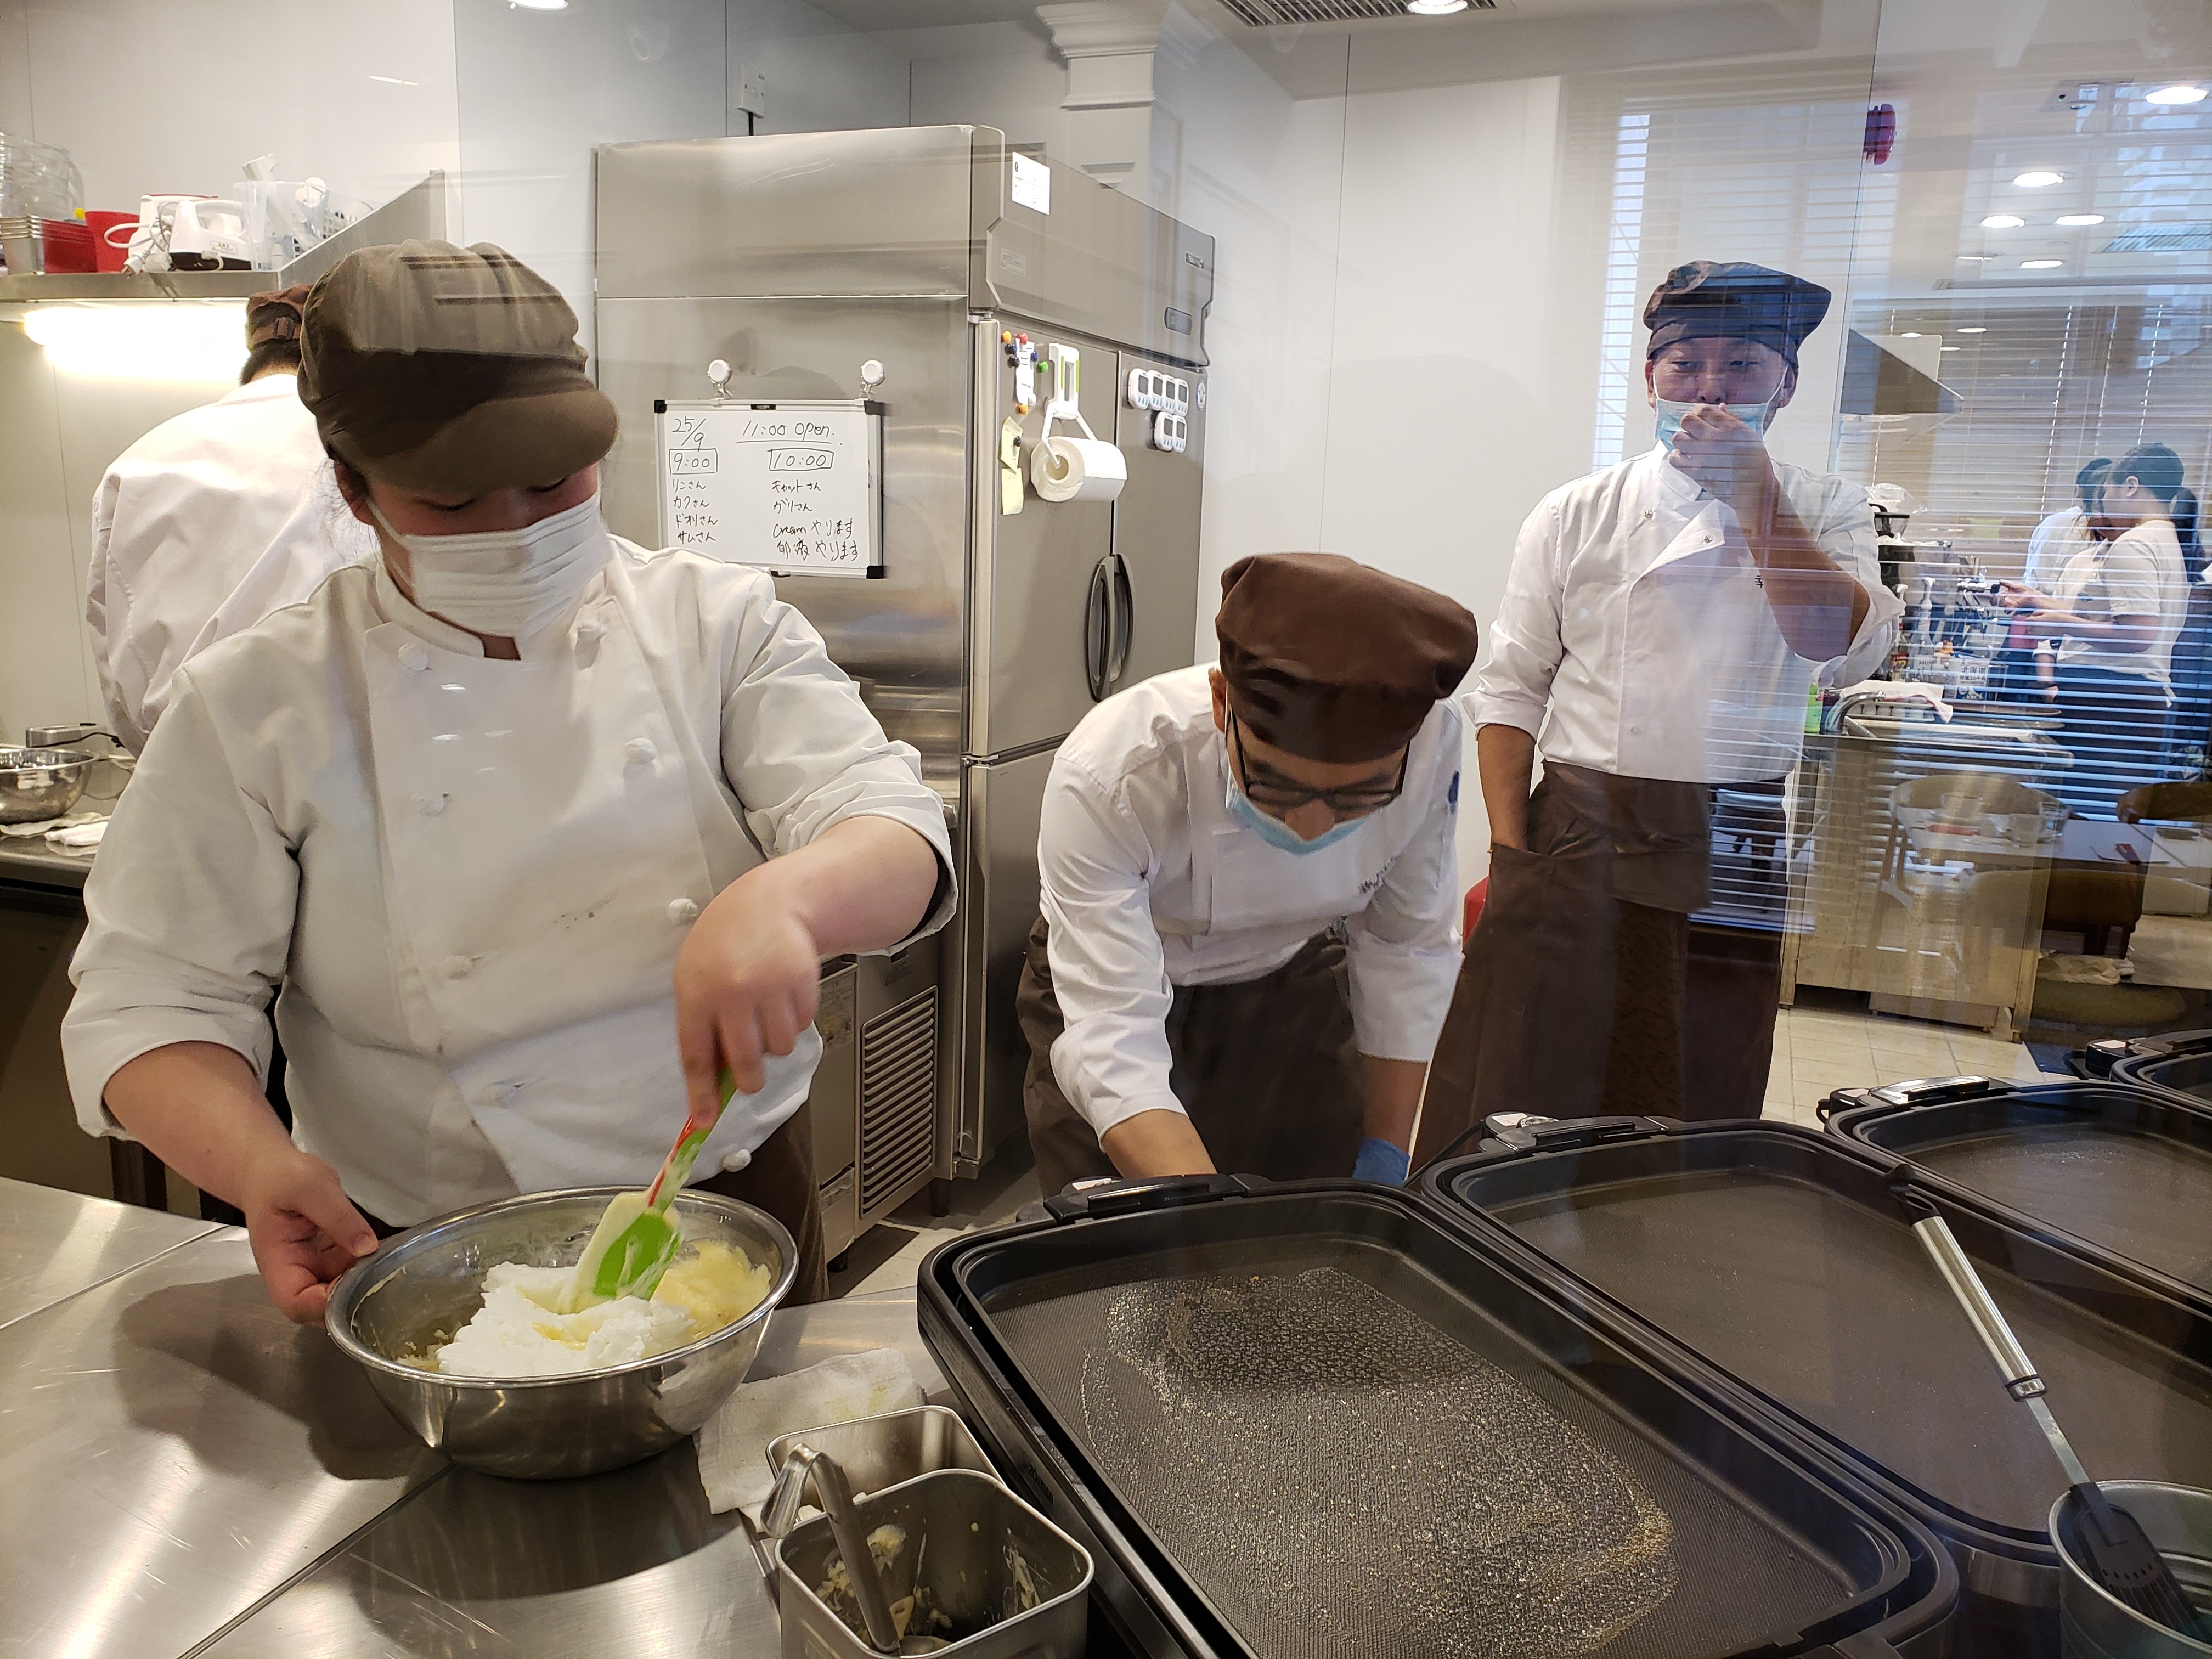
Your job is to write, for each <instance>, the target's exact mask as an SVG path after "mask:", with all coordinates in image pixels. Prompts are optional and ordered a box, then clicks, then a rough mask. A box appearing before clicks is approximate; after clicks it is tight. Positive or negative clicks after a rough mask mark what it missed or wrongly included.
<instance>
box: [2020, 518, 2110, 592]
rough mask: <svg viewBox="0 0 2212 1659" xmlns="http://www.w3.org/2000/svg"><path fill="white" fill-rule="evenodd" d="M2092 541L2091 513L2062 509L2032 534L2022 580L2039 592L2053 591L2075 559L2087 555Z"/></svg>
mask: <svg viewBox="0 0 2212 1659" xmlns="http://www.w3.org/2000/svg"><path fill="white" fill-rule="evenodd" d="M2091 540H2092V538H2091V537H2090V534H2089V517H2088V514H2087V513H2084V512H2082V511H2081V508H2080V507H2062V508H2060V509H2059V510H2058V511H2057V512H2056V513H2052V514H2051V516H2050V517H2049V518H2047V519H2045V520H2044V521H2043V522H2042V523H2041V524H2039V525H2038V526H2035V528H2034V529H2033V531H2032V532H2029V534H2028V538H2027V566H2026V568H2023V569H2022V570H2021V578H2020V579H2021V581H2023V582H2025V583H2026V584H2027V586H2030V587H2033V588H2034V589H2036V590H2037V591H2038V592H2044V593H2048V592H2052V591H2053V590H2054V589H2055V588H2056V587H2057V585H2058V581H2059V579H2060V577H2061V576H2063V574H2065V570H2066V567H2067V566H2068V565H2069V563H2071V562H2073V558H2074V556H2075V554H2077V553H2082V552H2087V550H2088V548H2089V546H2090V544H2091Z"/></svg>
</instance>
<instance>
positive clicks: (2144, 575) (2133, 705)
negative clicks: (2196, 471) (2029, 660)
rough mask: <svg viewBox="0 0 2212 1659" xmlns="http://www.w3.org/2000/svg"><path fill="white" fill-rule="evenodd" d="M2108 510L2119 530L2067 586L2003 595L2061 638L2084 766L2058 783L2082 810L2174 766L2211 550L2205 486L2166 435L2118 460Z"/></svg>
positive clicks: (2109, 476) (2059, 703) (2066, 700)
mask: <svg viewBox="0 0 2212 1659" xmlns="http://www.w3.org/2000/svg"><path fill="white" fill-rule="evenodd" d="M2096 518H2097V520H2098V522H2099V524H2100V527H2101V529H2102V530H2103V532H2104V533H2105V534H2106V536H2108V537H2109V538H2110V539H2109V540H2104V539H2100V540H2098V541H2095V542H2093V543H2091V544H2089V545H2088V546H2087V548H2085V549H2084V550H2082V551H2081V552H2078V553H2076V554H2075V556H2073V558H2071V559H2070V560H2069V561H2068V562H2067V565H2066V568H2065V569H2064V570H2063V572H2062V573H2061V574H2060V576H2059V579H2058V581H2057V585H2056V588H2057V591H2056V592H2040V591H2039V590H2038V589H2036V588H2034V587H2033V586H2026V585H2022V584H2018V583H2008V584H2006V586H2005V588H2004V590H2003V592H2002V603H2004V604H2005V605H2008V606H2010V607H2012V608H2013V609H2014V610H2015V612H2016V613H2017V614H2018V615H2019V616H2020V617H2021V618H2022V619H2023V620H2024V621H2025V622H2026V623H2027V627H2028V629H2030V630H2031V631H2033V633H2034V634H2036V635H2038V636H2039V637H2040V638H2042V639H2044V640H2046V641H2051V642H2053V643H2054V644H2055V646H2056V660H2055V663H2054V664H2053V665H2051V667H2050V668H2049V669H2047V670H2046V671H2047V672H2048V673H2050V675H2051V683H2050V684H2049V687H2048V694H2049V698H2050V702H2051V704H2052V705H2054V706H2055V711H2056V712H2057V715H2058V720H2059V728H2060V729H2059V733H2058V740H2059V742H2060V743H2062V744H2064V745H2065V746H2066V747H2067V748H2068V749H2069V750H2072V751H2073V753H2074V764H2073V765H2072V766H2071V767H2069V768H2068V769H2066V771H2065V773H2064V775H2063V776H2060V777H2056V778H2053V779H2052V780H2051V783H2050V787H2051V791H2052V793H2055V794H2057V795H2058V796H2059V797H2060V798H2061V799H2063V800H2064V801H2065V802H2066V803H2067V805H2069V806H2070V807H2072V808H2073V809H2074V811H2075V812H2077V813H2079V814H2081V816H2082V817H2098V818H2105V817H2112V814H2113V812H2114V811H2115V810H2116V809H2117V805H2118V799H2119V797H2120V796H2121V795H2122V794H2123V793H2125V792H2126V791H2127V790H2128V789H2130V787H2133V786H2135V785H2136V784H2138V783H2148V782H2150V781H2153V780H2154V778H2155V777H2157V776H2159V775H2162V773H2163V767H2164V760H2165V742H2166V724H2167V719H2168V715H2169V714H2170V712H2171V710H2172V706H2173V703H2174V696H2173V653H2174V645H2175V642H2176V641H2178V640H2179V638H2180V636H2181V633H2182V629H2183V625H2184V623H2185V621H2186V620H2187V617H2188V614H2189V591H2190V582H2191V576H2192V574H2193V569H2194V568H2199V567H2201V563H2202V558H2201V556H2200V555H2199V554H2198V553H2197V495H2196V492H2195V491H2193V490H2191V489H2190V488H2189V487H2188V486H2187V485H2186V484H2185V483H2183V482H2182V468H2181V458H2180V457H2179V455H2177V454H2176V453H2174V452H2173V451H2172V449H2171V448H2169V447H2167V446H2166V445H2165V444H2157V443H2152V444H2138V445H2137V446H2136V447H2135V448H2133V449H2130V451H2129V452H2128V453H2126V454H2124V455H2123V456H2121V457H2120V459H2118V460H2117V461H2114V462H2113V463H2112V466H2111V467H2110V469H2109V470H2108V471H2106V474H2105V476H2104V479H2103V482H2102V483H2101V485H2100V489H2099V492H2098V497H2097V510H2096Z"/></svg>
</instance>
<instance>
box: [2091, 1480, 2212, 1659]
mask: <svg viewBox="0 0 2212 1659" xmlns="http://www.w3.org/2000/svg"><path fill="white" fill-rule="evenodd" d="M2097 1484H2098V1486H2100V1487H2102V1488H2103V1489H2104V1492H2105V1495H2106V1497H2108V1498H2111V1499H2112V1503H2113V1504H2114V1505H2115V1506H2117V1507H2118V1508H2120V1509H2124V1510H2126V1511H2127V1512H2128V1513H2129V1514H2130V1515H2132V1516H2135V1518H2136V1523H2137V1524H2138V1525H2140V1526H2141V1527H2142V1529H2143V1534H2144V1536H2146V1537H2147V1538H2148V1539H2149V1540H2150V1541H2151V1545H2152V1547H2154V1548H2155V1549H2156V1550H2157V1551H2158V1553H2160V1555H2163V1556H2164V1557H2165V1558H2166V1565H2169V1566H2171V1567H2172V1569H2173V1576H2174V1577H2176V1578H2177V1579H2179V1581H2180V1583H2181V1591H2182V1594H2183V1595H2186V1596H2187V1597H2188V1598H2189V1599H2190V1600H2191V1601H2194V1602H2195V1603H2196V1604H2197V1606H2198V1607H2206V1606H2208V1605H2212V1492H2199V1491H2197V1489H2196V1488H2195V1487H2193V1486H2167V1485H2166V1484H2165V1483H2164V1482H2162V1481H2156V1480H2100V1481H2099V1482H2098V1483H2097ZM2079 1502H2080V1500H2079V1499H2078V1498H2075V1496H2074V1494H2073V1493H2072V1492H2062V1493H2060V1494H2059V1498H2058V1501H2057V1503H2056V1504H2052V1505H2051V1542H2052V1543H2053V1544H2055V1545H2057V1548H2058V1651H2059V1654H2060V1656H2061V1659H2204V1656H2206V1655H2208V1654H2212V1647H2208V1646H2206V1645H2205V1644H2203V1643H2202V1642H2198V1641H2194V1640H2192V1639H2191V1638H2188V1637H2186V1636H2184V1635H2182V1634H2181V1633H2180V1632H2179V1631H2171V1630H2167V1629H2166V1627H2165V1626H2162V1625H2155V1624H2153V1623H2152V1622H2151V1621H2150V1620H2148V1619H2146V1618H2144V1617H2143V1616H2142V1614H2141V1613H2137V1612H2136V1610H2135V1609H2134V1608H2133V1607H2129V1606H2128V1605H2127V1604H2126V1603H2125V1602H2124V1601H2120V1600H2119V1599H2118V1597H2117V1596H2114V1595H2110V1594H2108V1593H2107V1592H2106V1591H2105V1590H2102V1589H2099V1588H2098V1587H2097V1586H2096V1584H2095V1583H2093V1582H2092V1581H2091V1580H2090V1578H2089V1576H2088V1574H2087V1572H2086V1571H2083V1569H2082V1565H2081V1561H2080V1559H2078V1558H2076V1557H2075V1554H2074V1553H2073V1552H2072V1551H2071V1550H2069V1549H2068V1548H2067V1547H2066V1541H2067V1539H2068V1538H2069V1536H2071V1535H2072V1533H2073V1531H2074V1522H2073V1520H2072V1518H2071V1517H2072V1516H2073V1515H2074V1511H2075V1507H2076V1505H2077V1504H2079ZM2061 1516H2066V1517H2069V1518H2068V1520H2067V1523H2066V1525H2065V1526H2064V1527H2063V1528H2062V1527H2061V1526H2060V1524H2059V1520H2060V1517H2061Z"/></svg>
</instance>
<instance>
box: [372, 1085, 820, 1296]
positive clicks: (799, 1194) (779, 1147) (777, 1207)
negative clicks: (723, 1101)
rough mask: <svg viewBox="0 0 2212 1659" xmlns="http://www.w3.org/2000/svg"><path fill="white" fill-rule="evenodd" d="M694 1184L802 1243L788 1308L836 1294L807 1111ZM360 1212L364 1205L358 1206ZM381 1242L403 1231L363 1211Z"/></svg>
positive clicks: (793, 1117) (794, 1115)
mask: <svg viewBox="0 0 2212 1659" xmlns="http://www.w3.org/2000/svg"><path fill="white" fill-rule="evenodd" d="M692 1185H694V1186H696V1187H699V1188H703V1189H704V1190H705V1191H707V1192H710V1193H720V1194H721V1195H722V1196H723V1197H724V1198H734V1199H736V1200H738V1201H739V1202H740V1203H744V1204H750V1205H752V1206H755V1207H756V1208H757V1209H763V1210H766V1211H767V1212H769V1214H770V1215H772V1216H774V1217H775V1218H776V1219H777V1220H778V1221H781V1223H783V1225H784V1226H785V1227H786V1228H787V1229H788V1230H789V1231H790V1233H791V1236H792V1237H793V1239H795V1240H797V1241H798V1243H799V1273H798V1275H797V1276H796V1277H795V1278H794V1279H793V1280H792V1284H791V1294H790V1295H789V1296H787V1297H785V1298H784V1301H783V1304H782V1305H783V1306H785V1307H787V1308H797V1307H802V1306H804V1305H805V1304H807V1303H809V1302H819V1301H821V1300H822V1299H823V1297H826V1296H827V1295H829V1263H828V1261H827V1260H826V1259H825V1258H824V1256H823V1237H822V1207H821V1196H820V1194H818V1193H817V1191H816V1190H815V1186H814V1126H813V1125H812V1124H811V1122H809V1121H807V1116H806V1108H805V1106H803V1105H802V1106H801V1107H800V1108H799V1109H798V1111H796V1112H794V1113H793V1114H792V1115H791V1116H790V1117H788V1118H787V1119H785V1120H784V1121H783V1122H782V1123H781V1124H780V1125H778V1126H777V1127H776V1129H775V1133H772V1134H770V1135H769V1138H768V1139H766V1140H763V1142H761V1144H760V1145H759V1146H757V1147H756V1148H755V1149H754V1151H753V1157H752V1162H751V1163H750V1164H746V1165H745V1167H744V1169H742V1170H738V1171H736V1172H735V1173H734V1174H732V1173H731V1172H730V1171H728V1170H724V1171H722V1172H721V1173H720V1174H719V1175H712V1176H708V1177H707V1179H706V1180H704V1181H698V1182H693V1183H692ZM358 1207H359V1206H356V1208H358ZM362 1219H363V1220H365V1221H367V1222H368V1225H369V1226H370V1227H371V1228H373V1229H374V1231H375V1233H376V1236H377V1237H379V1238H389V1237H392V1234H394V1233H395V1232H399V1231H403V1229H400V1228H398V1227H394V1226H393V1225H392V1224H391V1223H389V1222H387V1221H384V1220H380V1219H379V1218H377V1217H375V1216H373V1215H370V1214H369V1213H368V1211H366V1210H363V1211H362Z"/></svg>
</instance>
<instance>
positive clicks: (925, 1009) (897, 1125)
mask: <svg viewBox="0 0 2212 1659" xmlns="http://www.w3.org/2000/svg"><path fill="white" fill-rule="evenodd" d="M936 1157H937V987H935V986H932V987H930V988H929V989H927V990H926V991H922V992H920V993H918V994H915V995H914V996H911V997H908V999H907V1000H905V1001H904V1002H902V1003H901V1004H899V1006H897V1007H896V1008H890V1009H886V1010H884V1012H882V1013H880V1014H878V1015H877V1016H876V1017H875V1018H873V1019H872V1020H870V1021H869V1022H868V1023H867V1024H866V1025H864V1026H862V1027H861V1028H860V1213H861V1214H862V1215H863V1216H866V1215H868V1214H870V1213H872V1212H873V1211H874V1210H875V1208H876V1207H877V1206H878V1205H880V1204H882V1203H883V1202H884V1200H887V1199H889V1198H890V1196H891V1195H892V1194H895V1193H896V1192H897V1191H898V1190H899V1189H900V1188H902V1187H904V1186H905V1185H906V1184H907V1183H908V1182H910V1181H912V1180H913V1179H914V1178H915V1176H918V1175H921V1174H922V1173H924V1172H925V1171H927V1170H928V1169H929V1168H930V1167H931V1165H932V1164H934V1163H935V1161H936Z"/></svg>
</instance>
